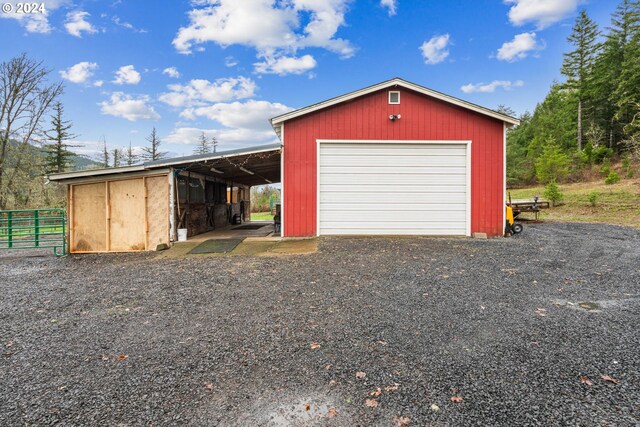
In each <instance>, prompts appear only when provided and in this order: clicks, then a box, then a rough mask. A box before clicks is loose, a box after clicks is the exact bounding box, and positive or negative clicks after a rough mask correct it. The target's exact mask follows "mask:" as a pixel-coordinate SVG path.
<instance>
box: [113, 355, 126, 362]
mask: <svg viewBox="0 0 640 427" xmlns="http://www.w3.org/2000/svg"><path fill="white" fill-rule="evenodd" d="M128 357H129V355H128V354H119V355H118V356H117V357H116V360H117V361H118V362H121V361H123V360H125V359H126V358H128Z"/></svg>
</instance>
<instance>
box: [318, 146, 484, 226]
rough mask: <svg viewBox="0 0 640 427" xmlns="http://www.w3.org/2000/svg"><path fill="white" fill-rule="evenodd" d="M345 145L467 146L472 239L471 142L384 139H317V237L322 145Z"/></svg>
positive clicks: (468, 198) (468, 207)
mask: <svg viewBox="0 0 640 427" xmlns="http://www.w3.org/2000/svg"><path fill="white" fill-rule="evenodd" d="M325 142H326V143H344V144H370V143H375V144H396V143H397V144H420V145H424V144H430V145H431V144H434V145H435V144H451V145H461V144H465V145H466V156H467V191H466V197H467V200H466V235H467V237H471V147H472V141H471V140H451V141H450V140H429V141H425V140H422V141H421V140H398V139H393V140H384V139H363V140H350V139H316V236H317V237H319V236H320V235H321V234H320V157H321V156H320V144H322V143H325Z"/></svg>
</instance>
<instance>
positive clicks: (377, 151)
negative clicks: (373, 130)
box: [322, 144, 465, 157]
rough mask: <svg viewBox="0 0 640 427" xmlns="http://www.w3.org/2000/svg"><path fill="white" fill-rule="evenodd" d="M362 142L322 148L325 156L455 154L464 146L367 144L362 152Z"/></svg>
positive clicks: (430, 155)
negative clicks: (364, 151)
mask: <svg viewBox="0 0 640 427" xmlns="http://www.w3.org/2000/svg"><path fill="white" fill-rule="evenodd" d="M362 147H363V145H362V144H343V145H342V146H341V147H336V146H332V145H328V146H326V147H324V148H323V151H322V153H323V155H325V156H353V155H358V156H420V155H426V156H429V157H433V156H456V155H460V153H461V152H462V153H464V150H465V146H464V145H462V144H460V145H457V146H455V145H436V144H430V146H429V147H425V146H424V145H422V144H402V145H400V144H399V145H392V144H380V145H375V144H367V145H366V153H362Z"/></svg>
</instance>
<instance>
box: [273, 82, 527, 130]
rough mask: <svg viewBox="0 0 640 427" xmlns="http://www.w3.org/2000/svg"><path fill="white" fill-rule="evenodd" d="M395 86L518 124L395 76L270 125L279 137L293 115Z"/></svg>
mask: <svg viewBox="0 0 640 427" xmlns="http://www.w3.org/2000/svg"><path fill="white" fill-rule="evenodd" d="M395 86H401V87H404V88H406V89H411V90H413V91H416V92H418V93H422V94H424V95H428V96H431V97H433V98H436V99H439V100H441V101H445V102H448V103H450V104H454V105H457V106H459V107H462V108H466V109H468V110H472V111H475V112H477V113H480V114H483V115H485V116H489V117H492V118H494V119H498V120H501V121H503V122H505V123H507V124H510V125H518V124H520V120H518V119H516V118H513V117H510V116H507V115H505V114H502V113H499V112H497V111H494V110H491V109H489V108H486V107H482V106H480V105H476V104H473V103H471V102H467V101H464V100H462V99H459V98H455V97H453V96H450V95H446V94H444V93H441V92H438V91H435V90H433V89H429V88H427V87H424V86H420V85H417V84H415V83H411V82H408V81H406V80H404V79H401V78H399V77H395V78H393V79H391V80H387V81H384V82H381V83H377V84H375V85H372V86H368V87H365V88H363V89H359V90H356V91H353V92H349V93H347V94H344V95H340V96H337V97H335V98H331V99H327V100H326V101H322V102H318V103H316V104H313V105H309V106H308V107H303V108H300V109H297V110H294V111H290V112H288V113H285V114H281V115H279V116H276V117H273V118H272V119H271V126H272V127H273V130H275V132H276V134H278V137H281V124H282V123H283V122H285V121H287V120H290V119H293V118H295V117H300V116H303V115H305V114H309V113H312V112H314V111H318V110H321V109H323V108H327V107H330V106H332V105H336V104H339V103H341V102H345V101H349V100H351V99H354V98H357V97H359V96H362V95H366V94H369V93H372V92H376V91H379V90H382V89H386V88H388V87H395Z"/></svg>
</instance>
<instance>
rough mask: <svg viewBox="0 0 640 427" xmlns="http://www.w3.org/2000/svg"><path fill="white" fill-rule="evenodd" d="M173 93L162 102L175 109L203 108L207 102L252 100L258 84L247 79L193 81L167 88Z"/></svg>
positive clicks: (161, 96)
mask: <svg viewBox="0 0 640 427" xmlns="http://www.w3.org/2000/svg"><path fill="white" fill-rule="evenodd" d="M167 87H168V88H169V90H170V91H171V92H167V93H163V94H162V95H160V97H159V99H160V101H162V102H164V103H166V104H169V105H171V106H173V107H192V106H203V105H206V103H207V102H225V101H231V100H235V99H244V98H250V97H252V96H253V95H254V93H255V90H256V84H255V82H254V81H253V80H251V79H249V78H246V77H235V78H233V77H230V78H222V79H217V80H215V81H214V82H210V81H209V80H203V79H196V80H191V81H190V82H189V83H188V84H186V85H181V84H172V85H169V86H167Z"/></svg>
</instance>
